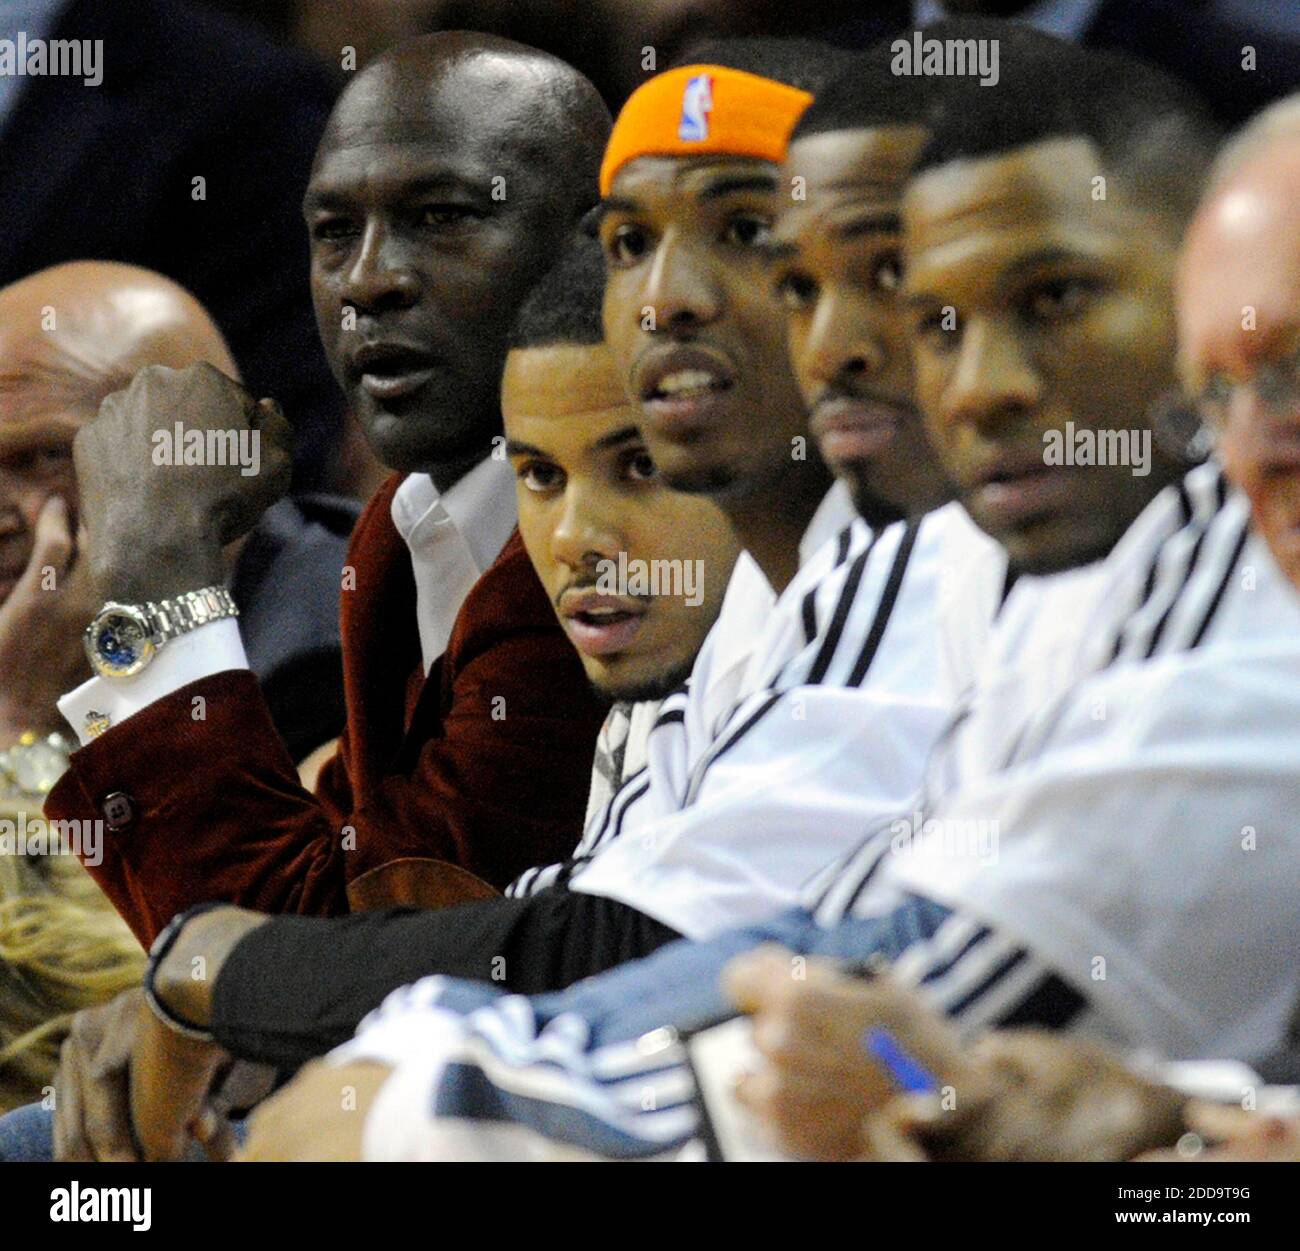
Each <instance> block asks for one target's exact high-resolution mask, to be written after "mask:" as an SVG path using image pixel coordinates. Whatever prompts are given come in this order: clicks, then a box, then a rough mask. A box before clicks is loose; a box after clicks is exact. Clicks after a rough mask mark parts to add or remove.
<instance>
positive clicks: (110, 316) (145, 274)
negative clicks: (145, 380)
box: [0, 261, 238, 601]
mask: <svg viewBox="0 0 1300 1251" xmlns="http://www.w3.org/2000/svg"><path fill="white" fill-rule="evenodd" d="M199 361H207V362H208V363H209V364H212V365H215V366H216V367H217V368H218V369H220V370H222V371H223V372H225V373H227V374H229V375H230V376H231V377H237V376H238V375H237V374H236V372H235V363H234V361H233V360H232V359H231V357H230V352H229V351H228V350H227V348H226V344H225V341H224V340H223V339H222V337H221V334H220V332H219V331H218V330H217V328H216V326H215V325H214V324H213V322H212V319H211V318H210V317H209V316H208V315H207V313H206V312H204V310H203V307H202V306H201V305H200V304H199V303H198V301H197V300H195V299H194V298H193V297H192V296H191V295H189V294H188V293H187V292H186V291H184V290H183V289H182V288H180V287H178V286H177V285H176V284H175V283H174V282H170V281H169V280H168V279H166V278H164V277H163V276H162V275H161V274H155V273H152V272H151V271H150V270H147V269H137V268H136V267H134V266H131V265H116V264H110V263H107V262H98V261H77V262H73V263H72V264H68V265H58V266H56V267H55V268H53V269H46V270H42V271H41V272H40V273H36V274H32V275H31V276H30V277H27V278H23V279H21V280H20V281H18V282H15V283H12V284H11V285H10V286H8V287H5V288H4V289H3V290H0V601H2V600H3V599H4V598H5V597H6V596H7V595H8V593H9V590H10V589H11V588H12V586H13V583H14V580H15V578H16V576H17V574H18V573H19V572H21V570H22V569H23V568H24V567H25V565H26V563H27V559H28V557H29V556H30V554H31V551H32V545H33V542H34V536H35V528H36V518H37V516H38V514H39V513H40V510H41V507H42V506H43V505H44V503H45V501H46V500H47V499H48V498H49V497H50V496H52V495H59V496H62V497H63V499H65V500H66V501H67V502H68V503H69V504H70V505H71V506H72V507H73V510H74V516H75V506H76V479H75V476H74V475H73V471H72V440H73V438H74V437H75V435H76V433H77V429H78V427H80V426H81V425H82V424H83V423H85V422H87V421H89V420H90V419H91V418H92V417H94V416H95V414H96V412H98V410H99V405H100V402H101V401H102V400H103V399H104V397H105V396H106V395H108V394H109V393H110V392H113V391H116V390H119V389H120V388H122V387H124V386H126V384H127V383H128V382H130V380H131V377H132V375H133V374H134V373H135V372H136V371H137V370H138V369H140V368H141V366H144V365H169V366H171V367H173V368H180V367H181V366H183V365H192V364H196V363H198V362H199Z"/></svg>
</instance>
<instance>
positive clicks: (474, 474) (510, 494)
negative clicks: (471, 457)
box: [392, 456, 518, 573]
mask: <svg viewBox="0 0 1300 1251" xmlns="http://www.w3.org/2000/svg"><path fill="white" fill-rule="evenodd" d="M512 477H513V475H512V473H511V470H510V464H509V462H508V461H504V460H497V459H495V458H494V457H492V456H488V457H485V458H484V459H483V460H481V461H480V462H479V463H478V464H477V465H475V466H474V468H473V469H471V470H470V471H469V472H468V473H465V474H462V475H461V477H459V478H458V479H457V480H456V481H455V482H454V483H452V485H451V486H450V487H448V488H447V489H446V490H445V491H439V490H438V488H437V487H436V486H434V484H433V479H432V478H430V477H429V475H428V474H427V473H413V474H408V475H407V477H406V479H405V480H404V481H403V482H402V484H401V486H399V487H398V488H397V492H396V494H395V495H394V496H393V509H392V515H393V525H394V526H396V527H397V533H398V534H400V535H401V536H402V539H403V540H404V541H405V543H406V545H407V547H409V548H410V549H411V551H412V554H416V553H418V552H419V550H420V549H421V548H424V547H427V546H428V545H429V543H430V541H431V539H432V537H433V531H434V528H435V527H437V526H440V525H446V524H448V523H450V524H451V525H452V526H453V527H454V528H455V530H456V531H457V532H458V533H459V534H460V536H461V538H462V539H463V540H464V541H465V544H466V546H467V547H468V548H469V550H470V554H471V555H472V556H473V558H474V563H475V564H476V565H477V566H478V569H479V572H480V573H482V572H483V571H484V570H485V569H486V568H487V567H488V566H489V565H490V564H491V563H492V562H493V561H494V560H496V558H497V557H498V556H499V555H500V554H501V549H502V548H503V547H504V546H505V544H506V540H507V539H508V538H509V537H510V532H511V531H512V530H513V529H514V528H515V523H516V521H517V520H518V504H517V501H516V498H515V491H514V484H513V481H512Z"/></svg>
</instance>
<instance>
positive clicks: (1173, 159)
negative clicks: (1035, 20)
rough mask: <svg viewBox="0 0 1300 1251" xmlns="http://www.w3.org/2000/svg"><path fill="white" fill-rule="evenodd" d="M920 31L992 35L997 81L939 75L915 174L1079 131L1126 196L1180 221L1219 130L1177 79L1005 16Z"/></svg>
mask: <svg viewBox="0 0 1300 1251" xmlns="http://www.w3.org/2000/svg"><path fill="white" fill-rule="evenodd" d="M923 33H924V34H925V35H926V37H929V38H939V39H962V38H995V39H997V40H998V41H999V57H998V61H999V69H998V73H999V79H998V82H997V83H996V84H995V85H990V86H987V87H984V86H980V85H979V82H978V80H977V79H976V78H974V77H968V78H964V79H960V80H958V79H949V80H946V82H947V85H941V86H940V87H939V88H938V91H937V93H936V95H935V97H934V99H933V101H932V102H931V104H930V105H929V106H928V107H927V108H926V111H925V117H924V121H925V124H926V125H927V126H929V128H930V130H931V136H930V140H929V142H928V143H927V144H926V146H925V148H924V149H923V150H922V152H921V155H920V158H919V159H918V161H917V165H916V171H915V172H916V173H917V174H920V173H923V172H924V171H925V170H928V169H933V168H935V167H937V166H940V165H947V164H949V163H951V162H952V161H957V160H977V159H980V158H983V157H990V156H998V155H1002V154H1004V153H1006V152H1009V151H1011V150H1013V149H1015V148H1023V147H1028V146H1029V145H1031V144H1035V143H1040V142H1044V141H1046V140H1050V139H1062V138H1084V139H1088V140H1090V141H1091V142H1092V144H1093V145H1094V146H1095V147H1096V149H1097V151H1098V153H1099V154H1100V157H1101V161H1102V165H1103V167H1104V170H1105V172H1106V174H1107V175H1108V176H1109V177H1110V178H1112V179H1113V180H1115V181H1117V182H1118V184H1119V185H1120V187H1121V188H1122V189H1123V190H1125V191H1127V193H1128V194H1129V195H1130V196H1131V197H1132V198H1134V199H1135V200H1138V201H1140V202H1143V203H1146V204H1149V205H1154V206H1156V207H1158V208H1160V209H1162V210H1164V211H1167V212H1170V213H1172V214H1173V216H1174V218H1175V220H1177V221H1180V222H1185V221H1187V220H1189V219H1190V217H1191V216H1192V214H1193V213H1194V212H1195V209H1196V206H1197V203H1198V201H1199V199H1200V195H1201V192H1202V190H1203V187H1204V183H1205V179H1206V176H1207V175H1208V173H1209V170H1210V166H1211V164H1212V162H1213V160H1214V156H1215V153H1216V152H1217V150H1218V146H1219V143H1220V141H1221V139H1222V132H1221V130H1220V128H1219V126H1218V124H1217V123H1216V122H1215V121H1214V119H1213V118H1212V116H1211V115H1210V113H1209V111H1208V110H1207V109H1206V107H1205V105H1204V104H1203V103H1202V102H1201V100H1200V99H1199V98H1198V97H1197V95H1196V93H1195V92H1194V91H1192V89H1191V88H1190V87H1188V86H1187V85H1186V84H1185V83H1183V82H1182V81H1180V80H1179V79H1176V78H1174V77H1172V76H1171V75H1169V74H1166V73H1165V72H1164V71H1163V70H1159V69H1157V68H1155V66H1152V65H1149V64H1147V63H1146V62H1144V61H1139V60H1137V59H1135V58H1134V57H1131V56H1128V55H1126V54H1124V53H1121V52H1114V51H1109V50H1107V51H1101V50H1098V49H1091V48H1081V47H1078V46H1076V45H1074V44H1070V43H1066V42H1065V41H1064V40H1061V39H1057V38H1056V37H1055V36H1052V35H1045V34H1042V33H1041V32H1038V31H1033V30H1031V29H1029V28H1027V27H1022V26H1018V25H1016V24H1015V23H1002V22H994V21H992V20H991V19H985V20H980V19H974V18H970V19H955V20H952V21H944V22H937V23H935V24H934V25H933V26H931V27H927V28H925V30H924V32H923ZM929 81H931V82H936V83H940V84H943V83H944V82H945V80H944V79H931V80H929Z"/></svg>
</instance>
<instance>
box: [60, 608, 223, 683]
mask: <svg viewBox="0 0 1300 1251" xmlns="http://www.w3.org/2000/svg"><path fill="white" fill-rule="evenodd" d="M237 616H239V609H238V608H236V607H235V601H234V600H233V599H231V597H230V592H229V591H228V590H226V588H225V587H224V586H205V587H204V588H203V589H202V590H201V591H186V592H185V594H184V595H177V596H176V597H175V598H174V599H163V600H159V601H158V602H157V603H148V604H115V603H108V604H105V605H104V607H103V608H101V609H100V610H99V613H98V614H97V615H96V617H95V619H94V621H92V622H91V623H90V625H88V626H87V627H86V633H85V635H84V639H85V644H86V656H87V657H88V658H89V660H90V667H91V668H92V669H94V671H95V672H96V673H97V674H99V676H100V677H101V678H129V677H132V676H134V675H135V674H137V673H139V672H140V670H141V669H143V668H144V667H145V666H146V665H148V664H149V662H150V661H152V660H153V658H154V655H155V653H156V652H157V651H158V649H159V648H160V647H161V646H162V645H163V644H164V643H167V642H169V641H170V640H171V639H174V638H178V637H179V636H180V635H182V634H188V633H189V632H190V631H191V630H197V629H198V627H199V626H201V625H207V624H208V622H210V621H221V620H224V619H225V618H226V617H237Z"/></svg>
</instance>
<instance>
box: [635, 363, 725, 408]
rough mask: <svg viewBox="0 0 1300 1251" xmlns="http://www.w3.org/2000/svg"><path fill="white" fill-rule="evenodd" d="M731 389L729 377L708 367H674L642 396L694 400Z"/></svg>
mask: <svg viewBox="0 0 1300 1251" xmlns="http://www.w3.org/2000/svg"><path fill="white" fill-rule="evenodd" d="M730 390H731V379H730V378H724V377H722V376H721V375H720V374H716V373H714V372H712V371H711V370H708V369H675V370H673V372H672V373H670V374H665V375H664V377H662V378H661V379H660V380H659V381H658V383H657V384H655V385H654V386H652V387H651V388H650V389H649V391H648V392H647V393H646V395H645V396H644V397H643V398H644V399H645V400H646V401H651V400H695V399H700V398H702V397H703V396H706V395H714V394H717V393H719V392H722V391H730Z"/></svg>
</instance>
